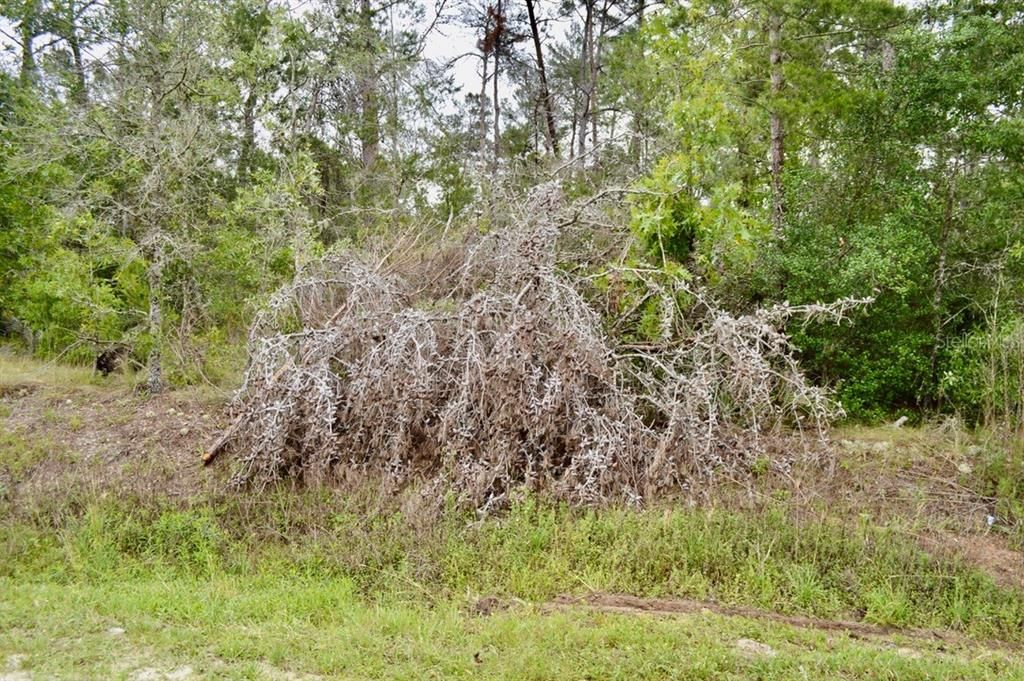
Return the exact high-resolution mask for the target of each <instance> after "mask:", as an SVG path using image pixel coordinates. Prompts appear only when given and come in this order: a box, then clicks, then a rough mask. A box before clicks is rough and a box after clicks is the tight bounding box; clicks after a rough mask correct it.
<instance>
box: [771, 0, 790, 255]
mask: <svg viewBox="0 0 1024 681" xmlns="http://www.w3.org/2000/svg"><path fill="white" fill-rule="evenodd" d="M781 43H782V18H781V17H780V16H778V15H777V14H773V15H772V16H770V17H769V18H768V49H769V53H768V61H769V62H770V65H771V185H772V233H773V235H774V236H775V237H776V238H781V237H782V226H783V222H784V220H785V217H786V209H785V202H784V197H783V186H782V171H783V167H784V165H785V136H786V133H785V129H784V128H783V122H782V114H781V113H780V111H779V106H780V103H781V97H782V88H783V85H784V81H783V76H782V44H781Z"/></svg>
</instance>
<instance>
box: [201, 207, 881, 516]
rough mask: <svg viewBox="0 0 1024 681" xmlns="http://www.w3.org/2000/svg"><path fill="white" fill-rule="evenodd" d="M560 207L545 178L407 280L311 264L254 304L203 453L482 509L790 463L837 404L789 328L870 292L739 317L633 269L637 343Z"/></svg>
mask: <svg viewBox="0 0 1024 681" xmlns="http://www.w3.org/2000/svg"><path fill="white" fill-rule="evenodd" d="M559 210H560V200H559V198H558V194H557V192H556V191H555V190H554V189H552V188H550V187H545V188H542V189H541V190H538V191H537V192H536V193H535V195H534V196H533V197H532V198H531V200H530V201H529V202H528V203H527V204H526V208H525V211H524V214H523V215H521V216H518V217H515V218H514V219H513V220H511V222H512V224H513V225H514V226H513V227H510V228H507V229H502V230H497V231H495V232H494V233H492V234H490V235H487V236H483V237H478V238H476V239H475V240H473V241H472V242H471V243H463V244H460V245H459V246H458V247H457V248H454V249H448V250H443V252H441V254H440V255H437V256H436V257H434V258H432V259H430V260H428V261H427V262H426V266H421V267H419V268H414V269H413V272H412V276H405V277H403V276H401V275H400V274H399V273H398V272H396V271H392V270H389V269H388V268H387V267H385V266H384V265H383V264H381V263H380V262H378V263H377V264H376V265H374V264H370V263H369V261H367V260H363V259H360V257H359V255H358V254H355V253H348V254H345V255H344V256H336V257H332V258H327V259H325V260H323V261H322V262H321V263H319V264H318V266H317V267H316V268H315V269H311V270H310V271H307V272H306V273H304V275H303V276H302V277H301V278H298V279H297V280H296V281H295V282H294V283H293V284H292V285H290V286H288V287H286V288H285V289H283V290H281V291H279V292H278V293H277V295H275V296H274V298H273V299H272V301H271V302H270V304H269V305H268V306H267V308H266V309H265V310H264V311H263V312H261V313H260V314H259V315H258V317H257V319H256V320H255V323H254V324H253V327H252V330H251V334H250V359H249V366H248V369H247V371H246V374H245V380H244V383H243V385H242V387H241V388H240V389H239V391H238V393H237V396H236V398H235V401H234V405H233V408H234V409H235V410H236V411H237V414H236V417H235V419H234V421H233V423H232V425H231V426H230V427H229V429H228V430H227V431H226V432H225V433H224V434H223V436H222V437H221V438H220V439H219V440H218V442H217V443H216V444H215V445H214V446H213V447H212V448H211V449H210V450H209V451H208V452H207V454H206V455H205V457H204V461H205V462H206V463H209V462H210V461H212V460H213V459H214V457H216V456H217V455H218V454H219V453H220V452H221V451H224V450H231V451H232V452H234V453H235V455H236V456H237V458H238V462H239V465H238V468H237V470H236V472H235V473H234V476H233V478H232V480H233V483H234V484H236V485H238V486H256V487H260V486H264V485H266V484H268V483H271V482H273V481H275V480H278V479H280V478H282V477H284V476H289V475H301V476H302V477H304V478H305V479H307V480H309V481H313V482H319V481H323V480H325V479H327V478H329V477H330V476H332V475H338V474H345V475H346V476H347V475H351V474H353V473H354V474H355V475H370V474H373V475H377V476H381V475H382V476H384V477H385V478H386V479H388V480H391V481H393V482H394V483H395V485H401V484H403V483H405V482H407V481H409V480H412V479H419V480H428V481H433V482H434V483H435V484H437V485H441V486H444V487H445V488H447V489H451V490H454V491H455V492H456V493H457V494H458V495H459V497H460V498H461V499H462V500H463V501H465V502H468V503H473V504H476V505H477V506H478V507H479V508H481V509H484V510H487V509H490V508H494V507H495V506H498V505H501V504H503V503H504V502H505V501H506V500H507V498H508V495H509V494H510V493H511V492H513V491H514V490H516V489H523V488H526V489H535V490H545V491H547V492H549V493H552V494H554V495H556V496H558V497H559V498H563V499H566V500H568V501H570V502H572V503H596V502H599V501H602V500H607V499H611V498H618V499H625V500H627V501H631V502H635V503H640V502H641V501H642V500H643V499H644V498H645V497H647V496H649V495H651V494H654V493H656V492H657V491H659V490H666V489H673V488H676V489H678V488H680V487H686V486H688V485H691V484H692V483H693V481H695V480H699V479H701V478H706V477H707V476H711V475H713V474H714V473H715V472H716V471H719V470H722V469H732V470H735V469H737V468H744V467H747V466H749V465H750V464H751V463H752V462H754V461H755V460H757V459H759V458H761V457H763V456H766V455H767V454H768V453H769V449H770V445H771V443H772V442H777V441H779V440H784V441H785V443H786V446H787V448H788V451H789V453H787V454H785V455H778V456H773V457H772V458H771V460H772V461H773V462H774V463H775V464H776V465H785V464H786V463H787V461H788V458H787V457H791V456H792V455H793V454H792V452H794V451H797V449H794V448H792V446H791V445H792V444H793V441H794V439H795V440H799V441H800V442H801V443H803V444H804V445H805V447H804V450H806V449H808V448H807V445H814V444H817V443H820V442H822V441H823V439H824V438H825V436H826V431H827V427H828V424H829V422H830V421H831V420H832V419H834V418H835V417H837V416H838V415H840V414H841V407H840V405H839V404H837V403H836V402H834V401H833V400H832V399H831V398H830V396H829V394H828V393H827V392H826V391H824V390H822V389H820V388H818V387H815V386H813V385H811V384H810V383H809V382H808V381H807V380H806V379H805V377H804V375H803V373H802V372H801V371H800V367H799V365H798V363H797V361H796V359H795V354H794V348H793V347H792V345H791V343H790V341H789V339H788V337H787V336H786V334H785V333H784V331H783V327H784V326H785V324H786V323H787V322H788V321H789V320H790V319H792V318H794V317H799V318H803V319H813V318H827V319H830V320H834V321H836V322H838V321H840V320H841V319H842V318H843V316H844V314H845V313H846V312H847V311H849V310H850V309H851V308H852V307H854V306H857V305H861V304H863V303H864V302H866V301H859V300H843V301H839V302H836V303H833V304H829V305H814V306H790V305H785V304H784V305H776V306H773V307H770V308H765V309H761V310H758V311H756V312H754V313H753V314H748V315H740V316H734V315H731V314H729V313H727V312H725V311H723V310H721V309H719V308H718V307H717V306H715V305H714V304H713V303H712V302H711V301H709V300H708V299H707V297H706V296H705V295H704V294H703V293H702V292H701V291H700V290H698V289H695V288H692V287H690V286H689V285H688V284H687V283H685V282H683V281H676V280H670V281H666V280H665V278H664V277H658V276H656V275H657V271H656V270H654V269H652V270H643V269H638V268H630V269H628V274H629V275H630V277H631V279H632V280H633V281H639V282H641V284H642V285H644V286H646V287H647V289H648V290H647V292H646V294H645V295H644V296H642V298H641V300H642V301H643V302H644V304H645V306H646V308H647V309H650V306H651V304H652V301H653V302H654V304H656V306H657V310H658V314H659V325H658V331H657V334H656V335H657V337H656V338H653V339H648V340H647V341H645V342H643V343H638V342H636V340H635V338H627V337H626V335H625V334H623V333H621V332H619V331H617V330H616V329H617V327H619V326H621V325H617V324H609V323H608V320H607V319H606V318H605V317H604V316H602V314H600V313H599V312H598V305H596V304H595V297H596V296H597V295H598V294H597V293H596V292H595V287H594V286H592V285H591V284H590V282H591V281H592V279H593V277H584V276H582V275H576V274H572V273H570V272H569V271H568V270H566V269H565V268H562V267H560V266H559V262H558V259H557V258H556V252H557V249H556V248H555V244H556V243H557V242H558V240H559V238H560V237H561V236H562V235H561V234H560V227H559V225H560V224H564V222H560V221H559V219H558V214H559ZM608 273H611V274H612V275H616V274H625V273H627V269H626V268H611V269H610V270H609V271H608ZM608 273H606V274H608ZM637 307H639V306H637ZM632 312H634V313H635V312H636V310H635V309H634V310H633V311H632ZM627 314H628V312H627Z"/></svg>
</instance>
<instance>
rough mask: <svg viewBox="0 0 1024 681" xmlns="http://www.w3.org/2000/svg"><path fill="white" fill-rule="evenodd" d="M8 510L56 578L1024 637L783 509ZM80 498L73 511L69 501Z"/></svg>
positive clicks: (974, 574) (33, 561) (1023, 613)
mask: <svg viewBox="0 0 1024 681" xmlns="http://www.w3.org/2000/svg"><path fill="white" fill-rule="evenodd" d="M68 508H71V509H72V511H68V510H67V509H66V508H65V509H64V510H63V511H62V513H63V515H61V514H60V512H56V511H54V510H53V509H51V510H49V511H47V510H45V509H38V510H37V511H36V512H35V515H25V513H26V512H25V510H24V509H22V510H21V511H19V515H18V516H17V519H12V520H10V521H9V522H7V523H0V553H3V554H4V555H7V556H10V557H11V558H10V559H9V560H6V561H4V562H0V576H4V577H8V578H11V579H16V580H22V581H25V582H38V581H42V582H53V583H58V584H74V583H88V584H92V583H96V584H103V583H108V582H111V581H114V582H121V581H125V580H133V579H147V578H150V577H152V576H153V575H161V576H165V577H166V578H168V579H176V578H179V577H188V578H199V579H212V578H214V577H217V576H220V575H227V576H238V577H246V578H248V577H256V576H280V577H282V578H291V577H293V576H301V577H303V578H311V579H323V578H332V579H344V580H347V581H349V582H351V583H352V584H353V586H354V588H355V589H356V591H357V592H358V593H359V594H360V595H361V596H363V597H367V598H376V597H377V596H378V595H379V594H382V593H387V594H391V595H394V596H397V597H401V598H404V599H408V600H416V601H422V600H426V601H428V602H431V601H433V600H436V601H438V602H443V601H445V600H450V599H452V598H463V597H465V595H466V594H479V595H493V596H498V597H502V598H510V599H522V600H525V601H531V602H540V601H545V600H549V599H551V598H553V597H555V596H556V595H558V594H562V593H586V592H590V591H608V592H622V593H630V594H634V595H640V596H677V597H688V598H699V599H711V600H715V601H717V602H720V603H724V604H735V605H748V606H756V607H759V608H764V609H768V610H773V611H777V612H782V613H789V614H806V615H814V616H819V617H828V618H843V619H857V620H864V621H866V622H870V623H876V624H883V625H893V626H899V627H936V628H946V629H952V630H956V631H961V632H964V633H966V634H968V635H970V636H974V637H978V638H997V639H1002V640H1009V641H1020V642H1024V631H1022V623H1024V593H1021V592H1020V591H1013V590H1007V589H1003V588H1000V587H998V586H996V585H995V584H994V583H993V582H992V580H991V579H990V578H988V577H987V576H986V575H984V574H982V573H980V572H978V571H976V570H973V569H971V568H969V567H966V566H964V565H961V564H958V563H956V562H950V561H943V560H937V559H934V558H932V557H931V556H929V555H928V554H926V553H924V552H922V551H921V550H919V549H918V548H916V546H915V545H914V543H913V542H912V541H911V540H908V538H907V537H906V536H904V535H902V534H901V533H900V532H898V531H897V530H887V529H881V528H874V527H870V526H868V525H866V524H864V525H861V526H860V527H857V528H850V527H845V526H842V525H839V524H835V523H827V522H819V523H803V524H799V525H798V524H795V523H794V522H792V521H791V520H789V519H788V518H787V517H786V515H785V514H784V513H783V512H782V511H781V510H778V511H769V512H767V513H761V514H741V513H731V512H726V511H704V510H691V509H665V510H650V511H635V510H628V509H614V508H611V509H603V510H600V511H572V510H569V509H566V508H563V507H553V506H550V505H546V504H543V503H537V502H534V501H526V502H523V503H521V504H519V505H517V506H516V507H515V508H513V509H512V510H511V511H510V512H509V513H507V514H506V515H504V516H501V517H495V518H491V519H488V520H486V521H482V522H471V517H469V516H467V515H466V514H464V513H460V512H457V511H449V512H447V513H444V514H442V516H441V517H440V518H439V519H437V520H435V521H431V522H414V521H416V520H418V519H417V518H415V517H406V516H404V515H402V514H400V513H384V512H379V511H377V512H374V511H370V510H367V509H366V508H365V507H363V506H361V505H360V503H358V502H357V501H353V500H346V499H344V498H341V497H337V496H333V495H328V494H326V493H321V494H319V495H317V494H298V493H295V492H279V493H273V494H270V495H268V497H267V498H266V500H265V501H263V502H260V503H258V504H247V503H245V502H239V501H237V500H233V499H229V500H226V501H222V502H221V503H220V504H212V503H211V504H206V505H199V506H195V507H192V508H190V509H185V508H178V507H174V506H172V505H168V504H162V503H148V504H147V503H143V502H141V501H140V502H137V503H132V504H128V503H124V502H122V503H115V502H111V501H109V500H107V501H102V502H100V501H96V500H94V499H88V498H84V499H80V500H78V501H77V502H75V501H73V502H72V503H71V504H70V505H69V506H68ZM75 508H77V509H78V510H77V511H74V510H73V509H75Z"/></svg>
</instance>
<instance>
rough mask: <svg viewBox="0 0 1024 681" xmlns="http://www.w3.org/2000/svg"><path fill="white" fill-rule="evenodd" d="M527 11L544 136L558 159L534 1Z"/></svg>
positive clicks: (529, 0)
mask: <svg viewBox="0 0 1024 681" xmlns="http://www.w3.org/2000/svg"><path fill="white" fill-rule="evenodd" d="M526 11H527V13H528V14H529V17H530V33H532V34H533V48H534V50H535V51H536V52H537V73H538V74H539V76H540V98H541V103H542V105H543V109H544V119H545V122H546V123H547V127H546V128H545V130H544V136H545V139H546V141H547V148H548V151H550V152H551V153H552V154H553V155H554V156H555V157H556V158H557V157H558V133H557V131H556V130H555V104H554V100H553V99H552V98H551V91H550V90H549V89H548V76H547V71H546V69H545V68H544V50H543V49H542V48H541V44H540V30H539V29H538V27H537V16H536V13H535V12H534V9H533V0H526Z"/></svg>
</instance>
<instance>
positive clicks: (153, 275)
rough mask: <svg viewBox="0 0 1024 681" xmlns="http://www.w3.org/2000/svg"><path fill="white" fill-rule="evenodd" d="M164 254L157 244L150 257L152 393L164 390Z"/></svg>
mask: <svg viewBox="0 0 1024 681" xmlns="http://www.w3.org/2000/svg"><path fill="white" fill-rule="evenodd" d="M163 274H164V263H163V254H162V253H161V252H160V247H159V245H157V246H156V247H155V250H154V252H153V254H152V255H151V257H150V261H149V269H148V271H147V278H148V281H149V325H148V326H149V336H150V341H151V342H152V343H153V345H152V347H150V349H149V357H148V358H147V360H146V390H147V391H149V393H150V394H153V395H155V394H156V393H159V392H163V390H164V387H165V386H164V379H163V361H162V358H161V355H160V350H161V346H162V345H163V311H162V310H161V309H160V294H161V291H162V288H163Z"/></svg>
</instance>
